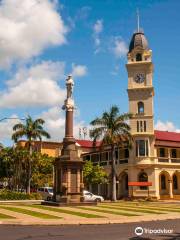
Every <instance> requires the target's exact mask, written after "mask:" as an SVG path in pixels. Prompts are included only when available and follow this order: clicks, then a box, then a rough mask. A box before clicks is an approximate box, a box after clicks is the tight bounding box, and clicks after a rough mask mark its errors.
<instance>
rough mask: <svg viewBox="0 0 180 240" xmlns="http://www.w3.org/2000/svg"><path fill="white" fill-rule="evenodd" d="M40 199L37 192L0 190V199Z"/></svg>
mask: <svg viewBox="0 0 180 240" xmlns="http://www.w3.org/2000/svg"><path fill="white" fill-rule="evenodd" d="M28 199H29V200H40V199H42V197H41V195H40V194H39V193H31V194H26V193H21V192H14V191H9V190H2V191H0V200H28Z"/></svg>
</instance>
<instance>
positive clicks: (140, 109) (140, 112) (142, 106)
mask: <svg viewBox="0 0 180 240" xmlns="http://www.w3.org/2000/svg"><path fill="white" fill-rule="evenodd" d="M143 113H144V103H143V102H138V114H143Z"/></svg>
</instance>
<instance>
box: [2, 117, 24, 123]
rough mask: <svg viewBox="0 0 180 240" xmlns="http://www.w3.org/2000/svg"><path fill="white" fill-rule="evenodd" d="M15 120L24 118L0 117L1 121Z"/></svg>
mask: <svg viewBox="0 0 180 240" xmlns="http://www.w3.org/2000/svg"><path fill="white" fill-rule="evenodd" d="M9 119H10V120H15V119H18V120H22V121H24V120H25V118H7V117H5V118H2V119H0V122H2V121H4V120H9Z"/></svg>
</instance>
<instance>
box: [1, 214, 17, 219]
mask: <svg viewBox="0 0 180 240" xmlns="http://www.w3.org/2000/svg"><path fill="white" fill-rule="evenodd" d="M0 219H15V217H13V216H9V215H6V214H4V213H0Z"/></svg>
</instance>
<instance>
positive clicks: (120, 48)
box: [111, 37, 128, 58]
mask: <svg viewBox="0 0 180 240" xmlns="http://www.w3.org/2000/svg"><path fill="white" fill-rule="evenodd" d="M111 49H112V52H113V53H114V55H115V57H117V58H121V57H124V56H125V55H126V54H127V52H128V48H127V44H126V43H125V41H124V40H122V38H120V37H115V38H114V40H113V47H112V48H111Z"/></svg>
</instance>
